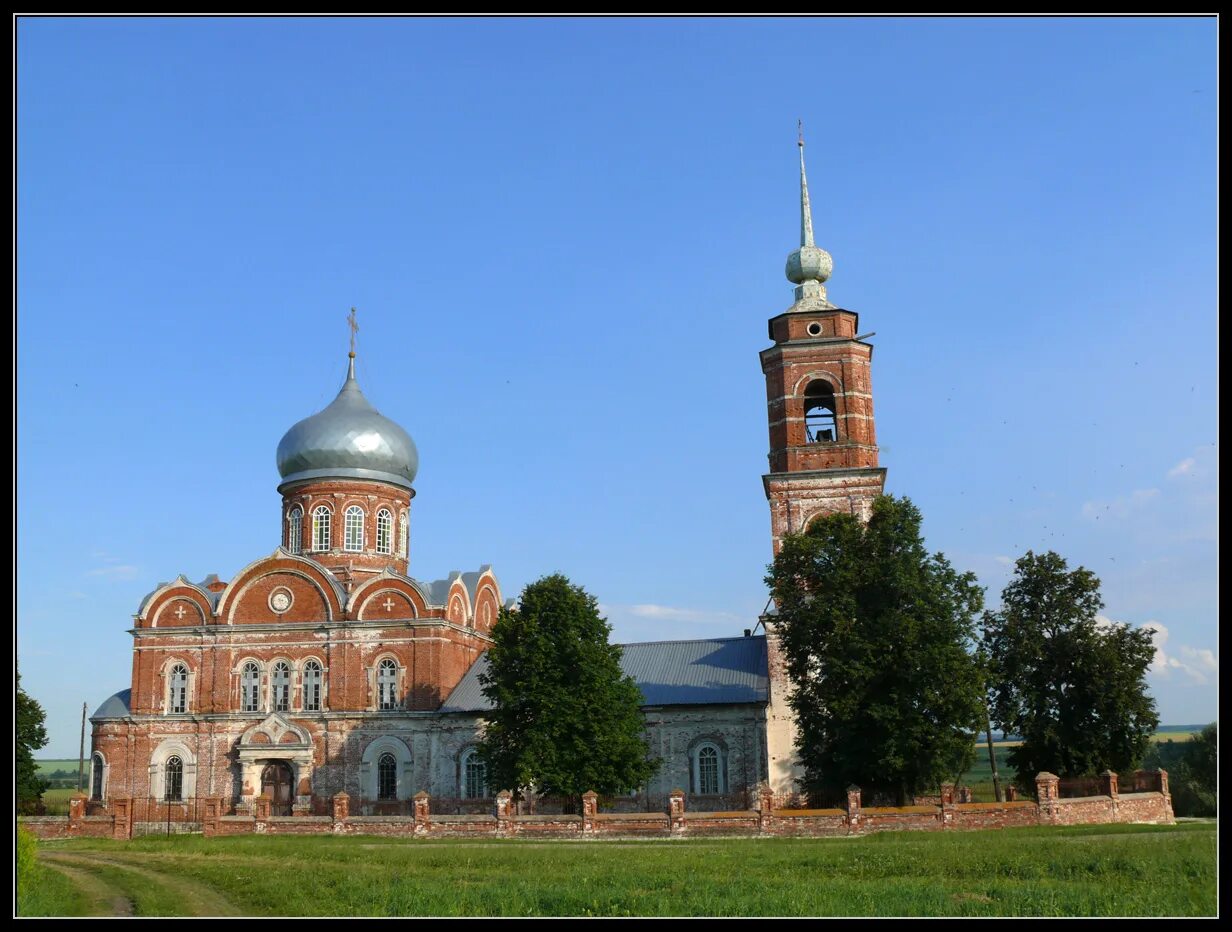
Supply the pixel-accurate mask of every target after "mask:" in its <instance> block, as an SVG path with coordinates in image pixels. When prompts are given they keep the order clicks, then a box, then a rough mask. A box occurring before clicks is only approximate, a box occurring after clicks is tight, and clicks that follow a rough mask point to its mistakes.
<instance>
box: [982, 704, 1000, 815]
mask: <svg viewBox="0 0 1232 932" xmlns="http://www.w3.org/2000/svg"><path fill="white" fill-rule="evenodd" d="M984 737H985V738H987V739H988V765H989V766H990V767H992V791H993V793H994V795H995V796H996V797H997V802H1001V801H1002V800H1001V781H1000V779H998V777H997V755H996V754H994V753H993V750H992V717H991V716H990V715H989V714H988V703H987V702H985V703H984Z"/></svg>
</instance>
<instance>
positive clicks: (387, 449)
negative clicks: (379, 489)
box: [278, 359, 419, 489]
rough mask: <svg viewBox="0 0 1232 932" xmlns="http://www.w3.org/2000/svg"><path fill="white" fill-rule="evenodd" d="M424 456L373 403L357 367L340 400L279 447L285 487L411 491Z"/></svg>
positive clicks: (308, 420) (286, 437) (292, 432)
mask: <svg viewBox="0 0 1232 932" xmlns="http://www.w3.org/2000/svg"><path fill="white" fill-rule="evenodd" d="M418 471H419V451H418V450H416V449H415V441H413V440H412V439H411V436H410V434H408V433H407V432H406V431H405V430H403V429H402V428H401V427H399V426H398V425H397V424H395V423H394V422H393V421H391V420H390V419H389V418H387V417H382V416H381V414H380V413H379V412H378V411H377V410H376V408H374V407H372V405H371V404H369V403H368V399H367V398H365V397H364V393H363V392H361V391H360V390H359V383H358V382H356V381H355V361H354V359H352V360H351V364H350V366H349V368H348V371H347V378H346V381H345V382H344V383H343V384H342V390H341V391H340V392H338V397H337V398H335V399H334V400H333V401H331V402H330V403H329V405H328V406H326V407H325V409H324V410H322V411H319V412H317V413H316V414H314V415H312V417H306V418H304V419H303V420H302V421H300V422H299V423H298V424H296V425H295V426H294V427H292V428H291V429H290V430H289V431H287V432H286V434H285V435H284V436H283V438H282V440H281V441H279V443H278V472H279V474H280V475H281V476H282V481H283V484H286V483H288V482H297V481H299V480H302V479H325V478H342V479H373V480H376V481H378V482H388V483H390V484H391V485H397V486H401V487H402V488H404V489H410V488H411V483H412V482H413V481H414V479H415V473H416V472H418Z"/></svg>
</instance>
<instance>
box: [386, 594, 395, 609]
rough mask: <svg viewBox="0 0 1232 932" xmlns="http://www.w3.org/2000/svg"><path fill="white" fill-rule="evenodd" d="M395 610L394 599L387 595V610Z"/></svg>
mask: <svg viewBox="0 0 1232 932" xmlns="http://www.w3.org/2000/svg"><path fill="white" fill-rule="evenodd" d="M393 610H394V600H393V599H391V598H390V597H389V596H385V611H387V612H392V611H393Z"/></svg>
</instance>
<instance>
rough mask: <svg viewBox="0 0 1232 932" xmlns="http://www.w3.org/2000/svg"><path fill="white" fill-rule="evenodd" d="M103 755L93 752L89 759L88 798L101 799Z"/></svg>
mask: <svg viewBox="0 0 1232 932" xmlns="http://www.w3.org/2000/svg"><path fill="white" fill-rule="evenodd" d="M104 766H105V765H104V763H103V755H102V754H99V753H97V752H95V754H94V756H93V757H91V758H90V798H91V799H102V798H103V767H104Z"/></svg>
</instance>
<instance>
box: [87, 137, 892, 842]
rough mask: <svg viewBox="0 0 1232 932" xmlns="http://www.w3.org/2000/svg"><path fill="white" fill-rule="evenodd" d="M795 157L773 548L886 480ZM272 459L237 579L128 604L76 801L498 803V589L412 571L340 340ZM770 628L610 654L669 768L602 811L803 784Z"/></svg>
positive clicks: (387, 469) (407, 450)
mask: <svg viewBox="0 0 1232 932" xmlns="http://www.w3.org/2000/svg"><path fill="white" fill-rule="evenodd" d="M799 147H800V190H801V231H800V246H799V248H798V249H796V250H794V251H793V252H791V254H790V255H789V256H788V258H787V270H786V272H787V278H788V279H789V280H790V281H791V282H792V283H794V284H795V286H796V288H795V301H794V303H793V304H792V305H791V306H790V307H789V308H787V309H786V310H785V311H783V312H782V313H779V314H777V315H775V316H774V317H772V318H771V319H770V321H769V338H770V340H771V341H772V342H773V345H772V346H770V347H769V348H767V349H765V350H763V351H762V352H761V364H762V370H763V372H764V373H765V376H766V402H767V415H768V422H769V433H770V452H769V471H768V472H767V474H766V475H765V476H763V477H762V481H763V485H764V489H765V493H766V497H767V499H768V500H769V503H770V516H771V535H772V542H773V548H774V551H775V552H777V551H778V548H779V545H780V542H781V540H782V537H783V535H785V534H788V533H793V532H798V531H800V530H802V529H803V528H805V527H806V526H807V524H808V523H809V522H810V521H811V520H812V519H813V518H815V517H817V516H819V515H822V514H826V513H829V512H833V511H836V510H846V511H851V512H853V513H856V514H861V515H867V511H868V508H869V505H870V503H871V501H872V500H873V499H874V498H875V497H876V496H877V495H879V494H881V491H882V488H883V484H884V481H885V470H884V469H881V468H880V467H879V466H878V463H877V446H876V439H875V434H874V425H873V404H872V388H871V381H870V373H869V367H870V362H871V358H872V346H871V345H870V344H869V343H867V342H865V341H864V340H863V339H862V338H861V337H860V336H859V335H858V331H859V326H858V316H857V315H856V314H855V313H854V312H853V311H848V310H844V309H842V308H839V307H836V306H834V305H833V304H831V303H830V302H829V301H828V300H827V297H826V289H825V285H824V283H825V281H826V280H827V279H828V277H829V275H830V271H831V259H830V255H829V254H828V253H827V252H825V251H824V250H822V249H820V248H818V247H817V246H816V245H815V244H814V241H813V225H812V216H811V211H810V207H809V199H808V182H807V179H806V177H805V173H804V143H803V140H801V141H800V144H799ZM277 464H278V471H279V474H280V477H281V481H280V483H279V485H278V494H279V495H280V496H281V511H280V514H281V519H280V524H279V527H278V534H277V546H276V547H275V549H274V550H273V552H272V553H270V554H269V555H267V556H262V557H259V558H258V559H256V560H254V561H253V562H252V563H250V564H249V565H248V566H246V567H244V568H243V569H242V570H240V571H239V572H238V573H236V574H235V576H234V577H233V578H232V579H230V580H225V581H224V580H221V579H219V578H218V577H217V576H207V577H206V578H204V579H202V580H200V581H198V582H193V581H191V580H190V579H189V578H187V577H185V576H180V577H178V578H177V579H175V580H173V581H171V582H167V583H160V584H159V585H158V586H157V587H156V588H155V589H154V590H153V591H152V592H150V593H149V594H148V595H147V596H146V597H145V598H144V599H143V600H142V602H141V604H140V605H139V606H138V608H137V612H136V614H135V615H134V616H133V626H132V629H131V630H130V632H129V633H130V634H131V635H132V637H133V665H132V681H131V685H130V687H129V688H127V689H124V690H121V691H120V692H118V693H116V694H115V695H114V696H112V697H111V698H109V699H107V700H106V701H105V702H104V703H103V704H102V705H101V706H100V707H99V708H98V710H97V711H96V712H95V713H94V715H93V717H92V718H91V722H92V725H93V729H92V737H91V759H90V775H91V779H90V797H91V804H90V805H91V808H92V809H93V810H95V811H97V810H99V809H101V808H103V807H105V806H107V804H108V801H110V800H118V799H131V800H132V801H133V802H132V806H133V816H134V819H135V820H137V821H138V822H140V821H142V820H146V821H156V822H157V821H162V820H164V819H165V820H167V821H176V822H181V823H191V822H195V821H198V820H199V813H198V811H197V808H196V802H197V801H199V800H200V799H203V798H222V799H223V800H224V805H225V806H226V807H227V808H228V810H229V811H232V812H244V811H248V810H250V809H251V807H252V804H253V801H254V800H255V799H256V798H257V797H259V796H263V797H266V798H268V799H269V800H270V801H271V808H272V812H273V814H275V815H280V814H281V815H299V814H303V815H308V814H319V813H325V812H326V811H328V805H329V800H330V798H331V797H332V796H333V794H335V793H338V792H339V791H345V792H346V793H347V794H349V796H350V797H351V800H352V802H351V811H352V812H354V813H356V814H372V815H375V814H382V813H405V812H409V811H410V804H411V799H412V797H413V796H414V795H415V794H416V793H418V792H419V791H421V790H426V791H427V792H428V793H429V794H430V795H431V796H432V797H433V807H434V809H435V810H436V811H450V810H452V811H454V812H459V813H465V812H486V811H489V810H490V809H491V806H492V799H493V797H494V795H495V793H496V792H497V791H498V790H500V789H502V788H501V787H494V786H491V785H489V783H488V781H487V779H486V774H485V772H484V768H483V765H482V763H481V762H480V761H479V759H478V758H477V756H476V755H475V747H476V741H477V737H478V735H479V733H480V730H481V728H482V724H483V716H484V712H485V711H486V710H487V709H488V708H489V706H488V704H487V702H486V699H485V697H484V696H483V694H482V692H481V690H480V684H479V675H480V673H481V672H482V671H483V669H484V668H485V666H486V658H485V655H484V652H485V650H486V649H487V647H488V646H489V645H490V644H491V631H492V626H493V625H494V624H496V623H497V619H498V617H499V611H500V608H501V606H502V604H504V594H503V593H502V591H501V587H500V583H499V582H498V580H497V578H496V575H495V574H494V573H493V571H492V568H491V567H490V566H480V567H479V569H477V570H475V571H473V572H453V573H450V574H449V576H448V577H447V578H445V579H438V580H433V581H425V580H420V579H417V578H415V577H414V576H412V575H411V566H410V564H409V558H408V555H409V552H410V540H409V528H410V520H409V519H410V511H411V504H412V500H413V499H414V497H415V489H414V480H415V475H416V471H417V469H418V465H419V454H418V451H417V450H416V447H415V444H414V442H413V441H412V440H411V437H410V436H409V435H408V434H407V432H406V431H405V430H404V429H403V428H402V427H401V426H399V425H398V424H397V423H395V422H394V421H393V420H391V419H390V418H387V417H385V416H383V415H381V414H380V413H379V412H378V411H377V410H376V408H375V407H373V405H372V404H371V403H370V402H369V401H368V399H367V398H366V397H365V396H364V394H363V392H362V391H361V389H360V386H359V382H358V381H357V380H356V375H355V352H354V344H353V343H352V349H351V352H350V354H349V360H348V366H347V372H346V377H345V380H344V381H343V384H342V388H341V390H340V391H339V392H338V396H337V397H336V398H335V399H334V400H333V401H332V402H331V403H330V404H329V405H328V406H326V407H325V408H324V409H323V410H321V411H319V412H317V413H316V414H313V415H312V416H311V417H308V418H305V419H304V420H302V421H300V422H299V423H297V424H295V425H294V426H292V427H291V429H290V430H289V431H287V433H286V434H285V435H284V436H283V438H282V440H281V442H280V443H279V444H278V450H277ZM271 531H273V528H271ZM271 536H273V535H272V534H271ZM545 569H550V568H545ZM761 627H763V628H764V630H765V632H766V633H765V634H764V635H755V634H745V635H744V636H741V637H731V638H714V639H706V640H685V641H657V642H653V643H640V644H626V645H624V657H623V661H622V664H623V667H624V670H625V672H626V673H627V674H629V675H630V676H632V677H633V678H634V680H635V681H636V682H637V683H638V685H639V687H640V688H641V690H642V694H643V698H644V705H643V711H644V714H645V721H646V735H647V741H648V743H649V746H650V749H651V752H652V753H653V754H654V755H655V756H657V757H659V758H660V759H661V760H662V764H661V767H660V770H659V772H658V774H657V775H656V776H655V777H654V778H653V779H652V781H651V783H650V784H649V785H648V786H645V787H642V788H640V789H639V790H638V792H637V793H635V794H634V795H632V796H630V797H627V798H623V799H619V800H616V801H614V804H615V805H616V807H617V808H623V809H628V810H639V809H640V810H655V811H661V810H662V808H663V805H664V801H665V798H666V796H667V794H668V793H669V792H670V791H671V789H672V788H674V787H681V788H683V789H684V790H685V791H686V792H687V793H688V794H689V805H690V808H691V809H694V810H706V809H711V810H727V809H743V808H748V807H749V806H750V805H751V804H752V797H753V795H754V793H755V790H756V787H757V786H758V784H760V783H763V782H768V783H769V785H770V786H771V788H772V789H773V791H774V793H775V796H776V797H777V798H779V799H782V800H784V801H786V800H787V799H789V798H790V797H791V796H792V795H793V794H794V789H795V788H794V779H795V777H796V776H797V775H798V774H797V769H796V764H795V759H794V752H793V740H794V734H795V731H794V725H793V721H792V717H791V712H790V709H789V708H788V706H787V704H786V701H785V698H786V694H787V690H788V687H789V684H788V683H787V682H786V680H785V675H784V672H783V664H782V660H781V657H780V654H779V650H778V645H777V638H776V636H775V631H774V615H773V612H770V613H769V614H767V615H766V616H764V617H763V618H762V619H761ZM544 805H545V806H546V805H548V802H547V801H544Z"/></svg>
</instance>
